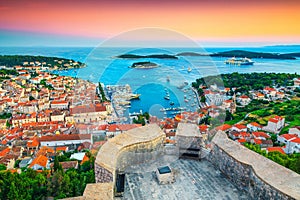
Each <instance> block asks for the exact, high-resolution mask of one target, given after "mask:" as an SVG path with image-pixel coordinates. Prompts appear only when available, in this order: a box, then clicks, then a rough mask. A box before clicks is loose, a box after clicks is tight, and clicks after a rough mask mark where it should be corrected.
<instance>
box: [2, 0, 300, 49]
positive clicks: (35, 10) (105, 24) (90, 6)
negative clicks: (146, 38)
mask: <svg viewBox="0 0 300 200" xmlns="http://www.w3.org/2000/svg"><path fill="white" fill-rule="evenodd" d="M299 10H300V1H298V0H272V1H271V0H251V1H249V0H248V1H243V0H164V1H163V0H148V1H142V0H127V1H126V0H123V1H122V0H110V1H101V0H85V1H81V0H51V1H41V0H26V1H25V0H0V46H96V45H98V44H99V43H101V41H103V40H106V39H108V38H111V37H114V36H115V35H118V34H120V33H122V32H126V31H129V30H133V29H138V28H143V27H156V28H161V29H168V30H173V31H176V32H179V33H181V34H183V35H185V36H187V37H189V38H192V39H193V40H195V41H197V42H199V43H201V44H204V45H207V46H239V45H246V46H247V45H248V46H259V45H273V44H274V45H276V44H300V23H299V22H300V12H299Z"/></svg>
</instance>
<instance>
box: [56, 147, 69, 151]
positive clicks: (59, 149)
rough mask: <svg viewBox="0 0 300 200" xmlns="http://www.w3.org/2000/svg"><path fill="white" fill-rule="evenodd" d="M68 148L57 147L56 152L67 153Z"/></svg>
mask: <svg viewBox="0 0 300 200" xmlns="http://www.w3.org/2000/svg"><path fill="white" fill-rule="evenodd" d="M67 149H68V147H66V146H62V147H56V151H67Z"/></svg>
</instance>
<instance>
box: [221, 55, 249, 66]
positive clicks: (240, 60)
mask: <svg viewBox="0 0 300 200" xmlns="http://www.w3.org/2000/svg"><path fill="white" fill-rule="evenodd" d="M225 64H228V65H253V64H254V61H252V60H251V59H250V58H246V57H245V58H236V57H232V58H229V59H227V60H225Z"/></svg>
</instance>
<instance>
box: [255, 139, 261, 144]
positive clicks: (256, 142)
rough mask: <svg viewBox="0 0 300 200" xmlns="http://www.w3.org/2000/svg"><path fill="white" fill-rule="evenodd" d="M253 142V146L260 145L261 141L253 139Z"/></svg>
mask: <svg viewBox="0 0 300 200" xmlns="http://www.w3.org/2000/svg"><path fill="white" fill-rule="evenodd" d="M253 142H254V143H255V144H262V141H261V140H259V139H253Z"/></svg>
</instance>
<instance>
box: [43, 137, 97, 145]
mask: <svg viewBox="0 0 300 200" xmlns="http://www.w3.org/2000/svg"><path fill="white" fill-rule="evenodd" d="M39 142H40V145H41V146H49V147H59V146H70V147H74V146H75V147H77V146H78V145H80V144H82V143H84V142H89V143H92V135H91V134H69V135H64V134H63V135H50V136H42V137H40V138H39Z"/></svg>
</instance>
